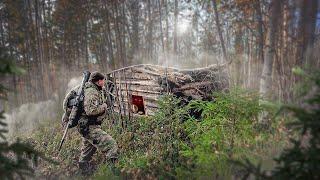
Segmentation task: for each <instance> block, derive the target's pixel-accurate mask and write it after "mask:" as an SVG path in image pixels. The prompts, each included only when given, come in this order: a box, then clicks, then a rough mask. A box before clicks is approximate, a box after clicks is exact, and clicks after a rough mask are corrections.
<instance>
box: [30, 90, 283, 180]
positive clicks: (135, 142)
mask: <svg viewBox="0 0 320 180" xmlns="http://www.w3.org/2000/svg"><path fill="white" fill-rule="evenodd" d="M214 97H215V101H214V102H206V101H191V102H190V103H189V104H188V105H186V106H181V102H180V99H178V98H175V97H173V96H170V95H168V96H163V97H162V98H161V100H160V101H159V110H158V111H157V112H156V114H155V115H154V116H150V117H143V118H135V119H131V120H130V121H127V127H126V128H125V129H122V128H121V123H120V122H119V121H118V120H117V119H118V117H116V116H110V117H112V118H113V120H114V121H115V122H116V123H115V124H113V125H111V122H112V120H111V119H106V120H105V123H104V124H103V129H105V130H106V131H107V132H108V133H110V134H111V135H112V137H114V138H115V139H116V141H117V143H118V146H119V149H120V159H119V161H118V163H117V164H116V168H117V169H118V171H119V172H120V173H119V174H117V175H114V174H112V172H111V171H110V170H109V169H108V167H107V166H106V165H104V164H101V163H102V161H103V155H102V154H101V153H98V155H95V156H94V159H93V164H94V165H95V166H96V168H97V171H96V172H95V174H94V175H93V176H92V178H93V179H108V178H109V179H110V178H112V179H116V178H118V179H119V178H120V179H124V178H130V179H132V178H158V179H176V178H181V179H182V178H188V179H201V178H211V179H216V178H231V177H232V176H237V174H238V173H239V170H238V168H237V167H236V166H234V165H233V163H231V162H230V161H229V159H236V160H243V159H250V160H251V161H252V162H259V161H261V160H262V161H264V162H266V163H265V165H264V168H266V169H268V168H271V167H272V166H273V162H272V159H271V158H270V157H274V156H275V155H277V154H279V152H280V151H281V150H282V149H283V147H285V146H286V145H287V144H286V130H285V129H284V128H283V127H282V124H283V121H284V120H283V118H278V119H277V120H276V121H274V122H273V127H274V128H273V129H272V130H271V131H268V132H263V131H259V130H258V129H257V128H256V122H257V121H256V119H257V116H258V114H259V112H260V111H262V110H264V109H265V108H263V107H261V106H259V103H258V96H257V94H255V93H252V92H248V91H241V90H232V91H231V92H230V93H228V94H224V93H216V94H214ZM269 110H270V109H269ZM194 114H197V115H196V116H193V115H194ZM61 136H62V128H61V125H60V124H59V123H58V122H57V124H55V125H52V124H50V125H44V126H43V127H42V128H40V130H38V131H37V132H36V133H34V134H33V136H32V137H30V138H29V140H30V141H32V142H33V143H34V145H35V147H36V149H39V150H40V151H41V152H44V153H45V154H49V155H51V156H52V157H55V159H56V160H57V161H59V162H60V165H52V164H46V163H45V162H43V166H42V167H43V168H42V170H41V171H42V175H44V176H50V177H52V176H53V177H54V176H55V175H58V174H61V173H62V174H63V175H66V176H74V175H76V174H77V160H78V157H79V154H80V147H81V139H80V135H79V134H78V133H77V132H76V130H72V131H71V133H69V135H68V139H67V141H66V143H65V145H64V147H63V149H62V152H61V153H60V155H59V156H58V153H57V151H56V148H57V147H58V143H59V141H60V139H61Z"/></svg>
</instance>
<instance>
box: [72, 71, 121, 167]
mask: <svg viewBox="0 0 320 180" xmlns="http://www.w3.org/2000/svg"><path fill="white" fill-rule="evenodd" d="M104 83H105V77H104V75H102V74H101V73H99V72H93V73H92V74H91V75H90V78H89V81H88V82H87V83H86V84H85V87H84V103H83V109H84V113H83V114H82V116H81V118H80V120H79V125H78V128H79V132H80V133H81V135H82V147H81V155H80V158H79V169H80V170H81V171H82V172H87V171H88V169H89V161H90V160H91V159H92V155H93V154H94V153H95V152H96V151H97V149H98V150H99V151H101V152H102V153H104V154H105V155H106V160H107V161H108V162H109V163H114V161H116V159H117V151H118V147H117V143H116V141H115V140H114V139H113V138H112V137H111V136H110V135H109V134H108V133H106V132H105V131H103V130H102V129H101V124H102V121H103V119H104V117H105V114H106V113H107V105H106V104H105V103H104V101H103V92H102V88H103V86H104Z"/></svg>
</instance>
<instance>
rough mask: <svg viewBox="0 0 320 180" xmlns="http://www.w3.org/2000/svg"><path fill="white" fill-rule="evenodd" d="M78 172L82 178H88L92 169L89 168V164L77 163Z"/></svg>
mask: <svg viewBox="0 0 320 180" xmlns="http://www.w3.org/2000/svg"><path fill="white" fill-rule="evenodd" d="M78 165H79V172H80V174H81V175H82V176H90V175H92V173H93V170H92V167H91V166H90V164H89V162H87V161H84V162H79V163H78Z"/></svg>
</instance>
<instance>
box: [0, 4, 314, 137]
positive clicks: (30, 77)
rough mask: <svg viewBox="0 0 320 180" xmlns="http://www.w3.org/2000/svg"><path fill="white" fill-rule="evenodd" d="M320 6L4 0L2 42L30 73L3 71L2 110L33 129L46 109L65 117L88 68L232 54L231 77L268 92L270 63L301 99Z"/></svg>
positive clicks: (190, 63) (202, 62) (290, 94)
mask: <svg viewBox="0 0 320 180" xmlns="http://www.w3.org/2000/svg"><path fill="white" fill-rule="evenodd" d="M319 4H320V3H319V1H317V0H310V1H309V0H308V1H305V0H283V1H279V2H278V3H277V0H272V1H271V0H248V1H239V0H225V1H215V0H213V1H201V0H200V1H199V0H185V1H178V0H145V1H139V0H124V1H107V0H92V1H85V0H83V1H82V0H80V1H79V0H35V1H31V0H24V1H11V0H4V1H1V2H0V19H1V21H0V45H1V46H2V47H5V48H6V49H8V51H9V52H10V55H12V56H14V57H15V59H16V62H15V63H17V64H18V65H19V66H21V67H23V68H24V69H25V70H26V73H25V74H24V75H22V76H17V75H14V76H10V77H9V76H7V77H0V81H1V84H4V85H5V86H6V87H8V88H9V89H10V90H11V91H12V92H11V93H9V94H6V95H5V96H6V97H7V98H8V100H9V101H7V102H4V101H2V102H1V107H0V110H6V112H8V113H7V114H6V117H7V119H8V120H9V122H10V124H9V127H10V128H11V129H14V130H16V131H18V130H19V131H21V132H32V130H33V129H34V128H36V127H37V124H39V123H40V122H41V121H43V120H44V119H47V117H50V119H59V118H60V117H59V116H60V115H61V111H62V100H63V98H64V96H65V93H66V92H67V90H68V89H70V88H71V87H73V86H75V85H76V84H77V82H79V80H80V79H81V77H80V76H81V73H82V71H84V70H89V71H95V70H97V71H101V72H103V73H107V72H110V71H112V70H114V69H118V68H121V67H125V66H129V65H133V64H140V63H151V64H158V65H163V66H170V67H177V68H195V67H205V66H208V65H210V64H216V63H229V62H231V63H230V64H229V67H228V68H229V72H230V82H231V85H232V86H233V87H243V88H247V89H253V90H255V91H260V92H261V79H262V73H263V71H264V70H263V69H264V66H267V65H268V66H269V67H268V68H267V71H268V72H266V74H269V76H270V83H269V84H268V86H266V88H267V92H269V96H268V98H270V99H271V100H275V101H281V102H294V101H296V100H297V96H296V89H295V86H296V85H297V84H298V83H299V81H300V79H299V78H298V77H296V76H295V75H294V74H293V73H292V69H293V68H295V67H303V68H306V69H309V70H311V69H317V68H319V67H320V53H319V49H320V43H319V34H320V20H319V19H320V13H319ZM271 37H273V38H271ZM270 55H271V56H270ZM266 62H267V63H266ZM59 112H60V114H59ZM13 119H15V122H13V121H12V120H13ZM24 124H25V125H24Z"/></svg>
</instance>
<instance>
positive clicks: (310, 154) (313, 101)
mask: <svg viewBox="0 0 320 180" xmlns="http://www.w3.org/2000/svg"><path fill="white" fill-rule="evenodd" d="M296 71H297V70H296ZM299 74H300V75H303V76H304V78H305V82H306V83H307V84H309V87H310V88H309V91H308V93H304V95H305V97H306V98H305V101H304V103H305V104H302V105H284V106H282V108H281V110H280V112H283V111H289V112H291V113H293V118H294V120H293V122H290V123H289V124H288V127H290V128H291V129H292V130H293V131H294V132H296V133H298V137H297V138H292V139H291V140H290V142H291V144H292V145H291V146H290V147H289V148H286V149H284V150H283V152H282V153H281V154H280V156H279V157H277V158H275V161H276V163H277V165H276V166H275V168H274V169H273V170H271V171H263V170H262V169H261V166H259V165H258V166H256V165H254V164H253V163H252V162H250V161H248V160H247V161H246V162H245V163H239V162H238V163H239V164H240V166H241V167H243V168H244V170H245V172H246V173H245V175H244V179H246V178H247V177H249V176H250V175H254V176H255V177H256V178H257V179H319V178H320V166H319V162H320V121H319V120H320V119H319V117H320V91H319V89H320V71H317V72H315V73H314V74H313V75H310V74H306V73H305V72H304V71H302V70H301V69H300V70H299ZM310 82H312V83H310Z"/></svg>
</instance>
